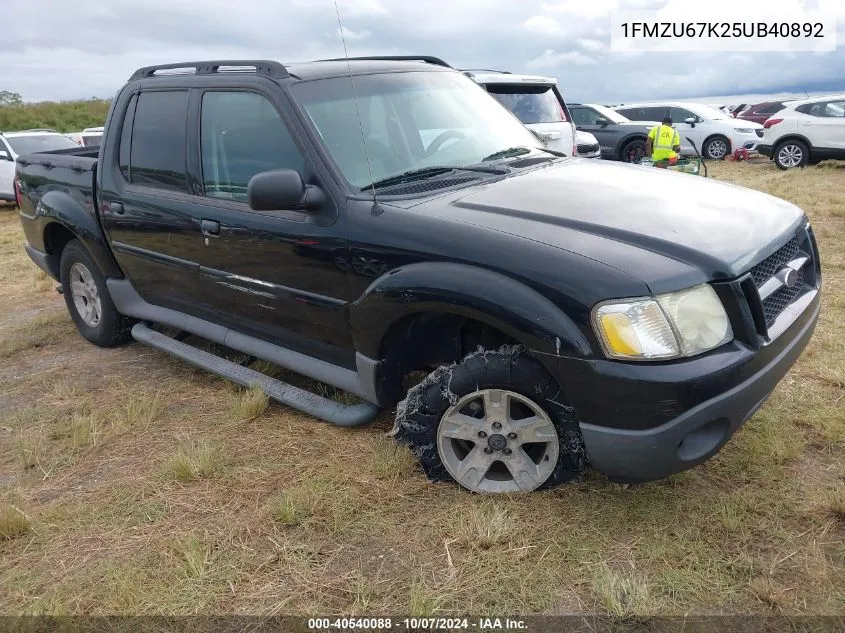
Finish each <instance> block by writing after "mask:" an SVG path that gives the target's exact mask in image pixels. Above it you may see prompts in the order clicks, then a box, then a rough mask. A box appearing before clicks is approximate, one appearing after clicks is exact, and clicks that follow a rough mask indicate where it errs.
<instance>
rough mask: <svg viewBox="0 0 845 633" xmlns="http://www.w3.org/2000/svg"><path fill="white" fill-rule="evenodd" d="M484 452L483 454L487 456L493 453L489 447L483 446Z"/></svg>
mask: <svg viewBox="0 0 845 633" xmlns="http://www.w3.org/2000/svg"><path fill="white" fill-rule="evenodd" d="M484 452H485V453H487V454H488V455H489V454H490V453H492V452H493V449H492V448H490V447H489V446H485V447H484Z"/></svg>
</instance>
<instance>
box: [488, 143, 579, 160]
mask: <svg viewBox="0 0 845 633" xmlns="http://www.w3.org/2000/svg"><path fill="white" fill-rule="evenodd" d="M535 149H536V150H537V151H538V152H546V153H547V154H551V155H552V156H560V157H561V158H566V156H567V155H566V154H564V153H563V152H559V151H557V150H554V149H549V148H547V147H528V146H524V147H522V146H521V147H509V148H507V149H503V150H499V151H498V152H493V153H492V154H490V155H489V156H485V157H484V158H482V159H481V162H482V163H484V162H487V161H491V160H498V159H500V158H513V157H515V156H523V155H525V154H530V153H531V152H532V151H533V150H535Z"/></svg>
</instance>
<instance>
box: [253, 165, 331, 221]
mask: <svg viewBox="0 0 845 633" xmlns="http://www.w3.org/2000/svg"><path fill="white" fill-rule="evenodd" d="M246 197H247V201H248V202H249V208H250V209H252V210H254V211H279V210H285V209H297V208H298V209H315V208H317V207H319V206H320V204H321V203H322V202H323V201H324V200H325V197H324V195H323V192H322V190H321V189H320V188H319V187H314V186H310V185H306V184H305V181H304V180H302V174H300V173H299V172H298V171H295V170H293V169H276V170H274V171H265V172H261V173H260V174H255V175H254V176H253V177H252V178H250V180H249V184H248V185H247V189H246Z"/></svg>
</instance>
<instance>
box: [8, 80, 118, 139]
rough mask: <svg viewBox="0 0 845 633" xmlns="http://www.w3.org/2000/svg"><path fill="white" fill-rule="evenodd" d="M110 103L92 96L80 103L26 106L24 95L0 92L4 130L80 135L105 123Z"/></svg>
mask: <svg viewBox="0 0 845 633" xmlns="http://www.w3.org/2000/svg"><path fill="white" fill-rule="evenodd" d="M110 103H111V102H110V101H109V100H107V99H98V98H96V97H92V98H91V99H88V100H79V101H42V102H39V103H24V101H23V99H22V98H21V96H20V95H19V94H18V93H16V92H11V91H9V90H0V131H3V132H14V131H16V130H31V129H34V128H50V129H53V130H56V131H57V132H79V131H81V130H83V129H85V128H86V127H98V126H101V125H103V124H104V123H105V121H106V115H107V114H108V111H109V105H110Z"/></svg>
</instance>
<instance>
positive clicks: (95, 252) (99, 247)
mask: <svg viewBox="0 0 845 633" xmlns="http://www.w3.org/2000/svg"><path fill="white" fill-rule="evenodd" d="M95 204H96V203H95ZM35 213H36V216H39V217H40V218H41V220H42V222H43V229H42V236H43V235H46V232H47V229H48V227H49V226H50V225H51V224H59V225H61V226H63V227H64V228H66V229H67V230H68V231H70V232H71V233H72V234H73V235H74V236H75V237H76V239H78V240H79V241H80V242H82V245H83V246H84V247H85V248H86V249H87V250H88V252H89V253H90V254H91V257H93V258H94V261H95V262H96V264H97V266H99V267H100V270H101V271H102V273H103V275H104V276H105V277H123V272H122V271H121V269H120V266H118V264H117V260H115V258H114V256H113V255H112V253H111V250H110V249H109V246H108V244H107V242H106V237H105V234H104V233H103V229H102V227H101V226H100V222H99V219H98V218H96V217H94V216H92V215H91V213H90V212H89V211H87V210H86V209H85V207H84V206H83V205H82V204H80V203H79V202H77V201H76V200H75V199H74V198H73V197H71V196H70V195H69V194H68V193H66V192H64V191H61V190H57V189H54V190H52V191H48V192H46V193H45V194H44V195H43V196H41V199H40V200H39V201H38V205H37V207H36V209H35ZM49 255H50V256H51V257H53V258H55V254H54V253H50V254H49ZM56 266H58V261H57V262H56Z"/></svg>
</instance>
